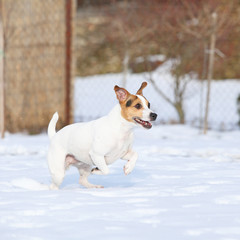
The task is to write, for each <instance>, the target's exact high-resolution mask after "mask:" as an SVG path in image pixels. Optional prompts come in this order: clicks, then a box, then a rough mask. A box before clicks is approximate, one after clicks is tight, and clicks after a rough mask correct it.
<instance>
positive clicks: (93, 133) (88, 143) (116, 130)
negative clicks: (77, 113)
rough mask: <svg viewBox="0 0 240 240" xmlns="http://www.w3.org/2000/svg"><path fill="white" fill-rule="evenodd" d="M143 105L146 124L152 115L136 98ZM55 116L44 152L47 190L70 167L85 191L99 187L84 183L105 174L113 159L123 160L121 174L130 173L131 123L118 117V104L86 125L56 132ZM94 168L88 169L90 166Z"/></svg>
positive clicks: (132, 153)
mask: <svg viewBox="0 0 240 240" xmlns="http://www.w3.org/2000/svg"><path fill="white" fill-rule="evenodd" d="M137 96H138V97H139V98H140V99H141V101H142V104H143V108H144V109H143V117H142V119H143V120H145V121H150V117H149V115H150V113H151V112H152V111H151V110H150V109H149V108H148V107H147V105H146V103H145V101H146V100H144V98H143V97H142V96H139V95H137ZM57 121H58V114H57V113H55V114H54V115H53V117H52V119H51V121H50V123H49V126H48V135H49V138H50V139H51V141H50V147H49V151H48V165H49V170H50V173H51V177H52V185H51V187H50V188H51V189H58V188H59V186H60V184H61V183H62V181H63V178H64V175H65V170H66V169H67V168H68V167H69V166H70V165H73V166H75V167H77V168H78V170H79V173H80V180H79V183H80V184H81V185H83V186H85V187H87V188H92V187H102V186H99V185H93V184H91V183H89V182H88V179H87V178H88V176H89V175H90V174H91V173H93V174H104V175H105V174H108V173H109V168H108V165H109V164H112V163H113V162H114V161H116V160H117V159H119V158H121V159H124V160H127V161H128V162H127V164H126V165H125V166H124V172H125V174H126V175H127V174H129V173H131V171H132V170H133V168H134V166H135V163H136V161H137V158H138V155H137V153H136V152H135V151H134V150H133V149H132V142H133V131H132V129H133V127H134V126H136V124H135V123H133V122H130V121H127V120H126V119H125V118H123V117H122V115H121V107H120V104H117V105H116V106H115V107H114V108H113V109H112V111H111V112H110V113H109V114H108V115H107V116H104V117H102V118H99V119H97V120H94V121H91V122H86V123H75V124H71V125H68V126H66V127H64V128H62V129H61V130H60V131H58V132H57V133H56V131H55V127H56V123H57ZM94 165H95V166H96V168H94V169H92V166H94Z"/></svg>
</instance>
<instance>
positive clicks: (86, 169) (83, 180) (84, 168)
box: [76, 163, 103, 188]
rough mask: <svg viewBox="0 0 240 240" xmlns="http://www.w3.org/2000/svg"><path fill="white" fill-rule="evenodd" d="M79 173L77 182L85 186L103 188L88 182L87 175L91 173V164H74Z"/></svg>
mask: <svg viewBox="0 0 240 240" xmlns="http://www.w3.org/2000/svg"><path fill="white" fill-rule="evenodd" d="M76 167H77V168H78V170H79V173H80V179H79V183H80V184H81V185H82V186H84V187H86V188H103V186H101V185H94V184H92V183H90V182H88V176H89V175H90V174H91V170H92V166H91V165H88V164H85V163H82V164H80V165H78V166H76Z"/></svg>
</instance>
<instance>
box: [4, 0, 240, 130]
mask: <svg viewBox="0 0 240 240" xmlns="http://www.w3.org/2000/svg"><path fill="white" fill-rule="evenodd" d="M78 2H80V10H78V13H77V15H76V16H77V17H76V18H75V14H76V12H75V1H74V0H46V1H41V0H2V1H0V3H1V4H0V6H1V7H0V13H1V19H2V24H3V34H4V57H3V60H4V71H3V72H4V95H5V96H4V100H5V103H4V107H5V109H4V114H5V123H6V129H7V130H8V131H11V132H16V131H23V130H25V129H27V130H28V131H29V132H32V133H34V132H39V131H41V130H42V129H46V128H47V125H48V122H49V119H50V118H51V116H52V114H53V113H54V112H55V111H58V112H59V115H60V122H61V125H62V126H63V125H65V124H67V123H68V122H69V118H71V117H72V118H73V119H74V121H75V122H79V121H89V120H93V119H96V118H98V117H101V116H103V115H106V114H107V113H108V112H109V111H110V110H111V108H112V107H113V106H114V105H115V104H117V100H116V97H115V93H114V91H113V88H114V86H115V85H119V86H122V87H126V89H127V90H128V91H129V92H131V93H133V94H134V93H136V91H137V89H138V88H139V86H140V84H141V83H142V82H143V81H147V82H148V83H149V85H148V87H147V88H146V89H144V95H145V96H146V98H147V99H148V100H149V101H150V102H151V106H152V107H151V108H152V109H153V110H154V111H156V112H157V113H158V121H157V123H158V124H160V123H161V124H165V123H178V122H179V121H180V115H179V114H180V112H179V106H178V104H179V97H181V96H180V95H181V89H185V90H184V93H183V94H182V100H181V102H182V103H181V104H182V106H180V107H181V108H182V110H183V113H182V114H183V117H184V122H185V123H187V124H190V125H193V126H197V127H202V126H203V118H204V113H205V104H206V91H207V83H206V80H204V81H203V80H199V79H198V78H197V77H196V76H194V75H184V76H182V77H181V78H180V79H176V78H175V77H174V75H173V74H172V69H170V67H171V64H172V62H171V61H172V60H171V58H169V57H168V60H166V61H165V60H162V59H161V57H162V56H160V55H155V53H156V51H158V50H159V52H160V46H159V42H157V41H156V39H158V38H159V37H160V38H161V34H162V32H161V31H163V30H164V31H165V30H166V29H161V28H157V27H156V25H154V26H152V25H151V24H152V22H151V19H155V20H156V21H158V20H159V21H160V22H161V21H163V20H162V19H160V18H158V16H159V12H154V14H155V15H152V16H151V15H149V11H146V10H145V5H143V6H142V5H140V6H137V5H136V4H137V3H138V1H121V0H119V1H111V0H106V1H103V2H101V1H100V0H99V1H98V4H96V5H95V4H93V2H94V1H78ZM86 2H87V4H86ZM129 2H131V3H132V2H133V3H134V4H135V5H134V8H132V5H128V3H129ZM139 2H142V3H143V4H144V1H139ZM152 2H153V3H154V4H158V1H155V0H154V1H152ZM69 3H72V4H71V6H69V5H68V4H69ZM94 3H95V2H94ZM163 3H164V5H163V6H164V9H165V10H166V9H167V8H166V5H167V4H171V1H163ZM101 4H102V5H103V7H101V6H102V5H101ZM114 4H115V5H114ZM85 6H87V8H86V7H85ZM148 7H150V5H149V6H148ZM67 9H68V10H69V9H70V12H69V11H67ZM160 10H161V9H160ZM160 10H159V11H160ZM168 10H169V11H172V9H171V8H170V9H168ZM138 11H140V15H139V13H138ZM141 14H142V15H141ZM147 16H149V17H150V18H149V19H150V20H148V18H147ZM171 16H172V15H171ZM167 17H168V16H167ZM109 20H111V21H109ZM145 20H146V21H145ZM126 21H129V22H126ZM128 23H129V25H127V24H128ZM140 23H142V25H141V24H140ZM144 24H146V25H144ZM149 24H150V25H149ZM160 25H161V24H160ZM73 26H76V27H73ZM71 28H72V32H71V31H70V32H69V29H70V30H71ZM74 30H76V31H74ZM158 31H159V32H160V33H158ZM74 33H76V35H73V34H74ZM109 33H110V34H109ZM123 33H126V35H124V34H123ZM236 36H237V35H236ZM126 39H127V41H126ZM220 40H221V41H219V44H220V43H221V44H223V45H222V46H225V47H226V46H228V45H231V46H235V45H234V44H235V43H236V40H238V38H237V37H235V38H232V39H230V40H229V39H226V38H222V39H220ZM192 41H193V39H188V40H187V41H186V42H185V43H184V44H182V45H183V46H185V45H189V44H191V43H192ZM196 42H197V41H196ZM73 43H76V44H73ZM186 43H187V44H186ZM228 43H230V44H228ZM197 44H198V42H197ZM197 44H195V45H194V47H198V45H197ZM167 46H168V45H167ZM236 46H237V45H236ZM171 47H172V46H170V45H169V46H168V48H166V49H171ZM149 48H151V49H150V50H151V51H153V54H152V55H151V51H150V50H149ZM166 49H163V50H166ZM173 50H175V49H173ZM188 50H189V49H188ZM189 51H190V53H192V52H191V51H193V52H196V49H194V48H193V49H190V50H189ZM159 52H157V54H158V53H159ZM163 52H164V51H163ZM183 54H184V53H183ZM153 55H154V56H153ZM193 56H195V55H193ZM193 56H192V55H191V54H190V57H191V58H190V61H189V62H190V63H192V62H193V63H194V64H193V65H191V64H190V67H189V66H188V67H189V68H190V70H191V67H194V65H195V64H197V63H198V62H199V61H200V60H202V59H201V58H200V59H197V60H195V59H193V58H192V57H193ZM148 57H149V59H155V60H154V61H152V60H151V61H148V66H147V69H146V66H144V64H145V63H144V61H142V59H146V58H148ZM74 59H77V64H76V65H75V62H74ZM172 59H174V58H172ZM229 59H230V57H229ZM229 59H228V60H227V61H229ZM231 59H233V60H232V61H233V62H234V64H236V63H237V62H238V61H239V57H238V55H236V54H235V55H234V56H231ZM188 60H189V59H188ZM227 61H226V62H227ZM149 63H150V65H149ZM215 63H216V65H217V69H218V71H217V72H216V73H217V74H220V73H219V69H221V68H219V65H221V63H223V61H219V60H218V59H217V60H216V61H215ZM230 63H232V62H231V61H230ZM75 66H76V68H77V75H83V76H86V75H88V74H90V75H93V76H89V77H76V78H75V81H73V78H72V76H73V75H74V74H73V73H74V69H75ZM234 66H235V65H234ZM149 67H150V68H149ZM234 68H235V67H234ZM234 68H232V69H231V71H232V70H234ZM126 69H127V70H128V71H126ZM143 69H145V70H143ZM123 70H124V73H122V71H123ZM229 71H230V70H229ZM234 71H235V70H234ZM109 72H115V73H109ZM116 72H118V73H116ZM137 72H139V73H137ZM188 72H190V71H189V69H188ZM235 72H236V73H237V71H235ZM96 73H104V74H102V75H100V74H99V75H94V74H96ZM106 73H108V74H106ZM221 74H222V73H221ZM223 74H225V75H226V71H224V72H223ZM236 76H238V75H236ZM73 89H74V91H73ZM239 94H240V81H239V80H217V81H212V84H211V94H210V109H209V119H208V120H209V127H210V128H214V129H218V130H228V129H235V128H237V123H238V121H239V114H238V113H237V102H236V101H237V98H238V96H239ZM68 115H70V117H69V116H68Z"/></svg>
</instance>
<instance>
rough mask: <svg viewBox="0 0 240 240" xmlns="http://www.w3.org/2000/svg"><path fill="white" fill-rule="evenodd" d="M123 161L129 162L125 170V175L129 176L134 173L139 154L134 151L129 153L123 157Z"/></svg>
mask: <svg viewBox="0 0 240 240" xmlns="http://www.w3.org/2000/svg"><path fill="white" fill-rule="evenodd" d="M122 159H123V160H128V162H127V164H126V165H125V166H124V168H123V170H124V173H125V175H128V174H129V173H131V172H132V170H133V169H134V167H135V165H136V161H137V159H138V154H137V153H136V152H135V151H133V150H132V149H131V150H129V151H128V152H127V154H126V155H124V156H123V157H122Z"/></svg>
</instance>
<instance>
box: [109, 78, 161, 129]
mask: <svg viewBox="0 0 240 240" xmlns="http://www.w3.org/2000/svg"><path fill="white" fill-rule="evenodd" d="M146 86H147V83H146V82H143V83H142V85H141V87H140V88H139V89H138V91H137V93H136V95H133V94H130V93H129V92H128V91H127V90H126V89H124V88H120V87H119V86H115V87H114V90H115V93H116V96H117V99H118V101H119V104H120V106H121V114H122V117H123V118H125V119H126V120H127V121H129V122H132V123H134V124H136V125H141V126H142V127H144V128H146V129H150V128H151V127H152V124H151V122H150V121H155V120H156V118H157V114H156V113H154V112H153V111H152V110H151V109H150V103H149V101H148V100H147V99H146V98H145V97H144V96H143V94H142V91H143V89H144V88H145V87H146Z"/></svg>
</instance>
